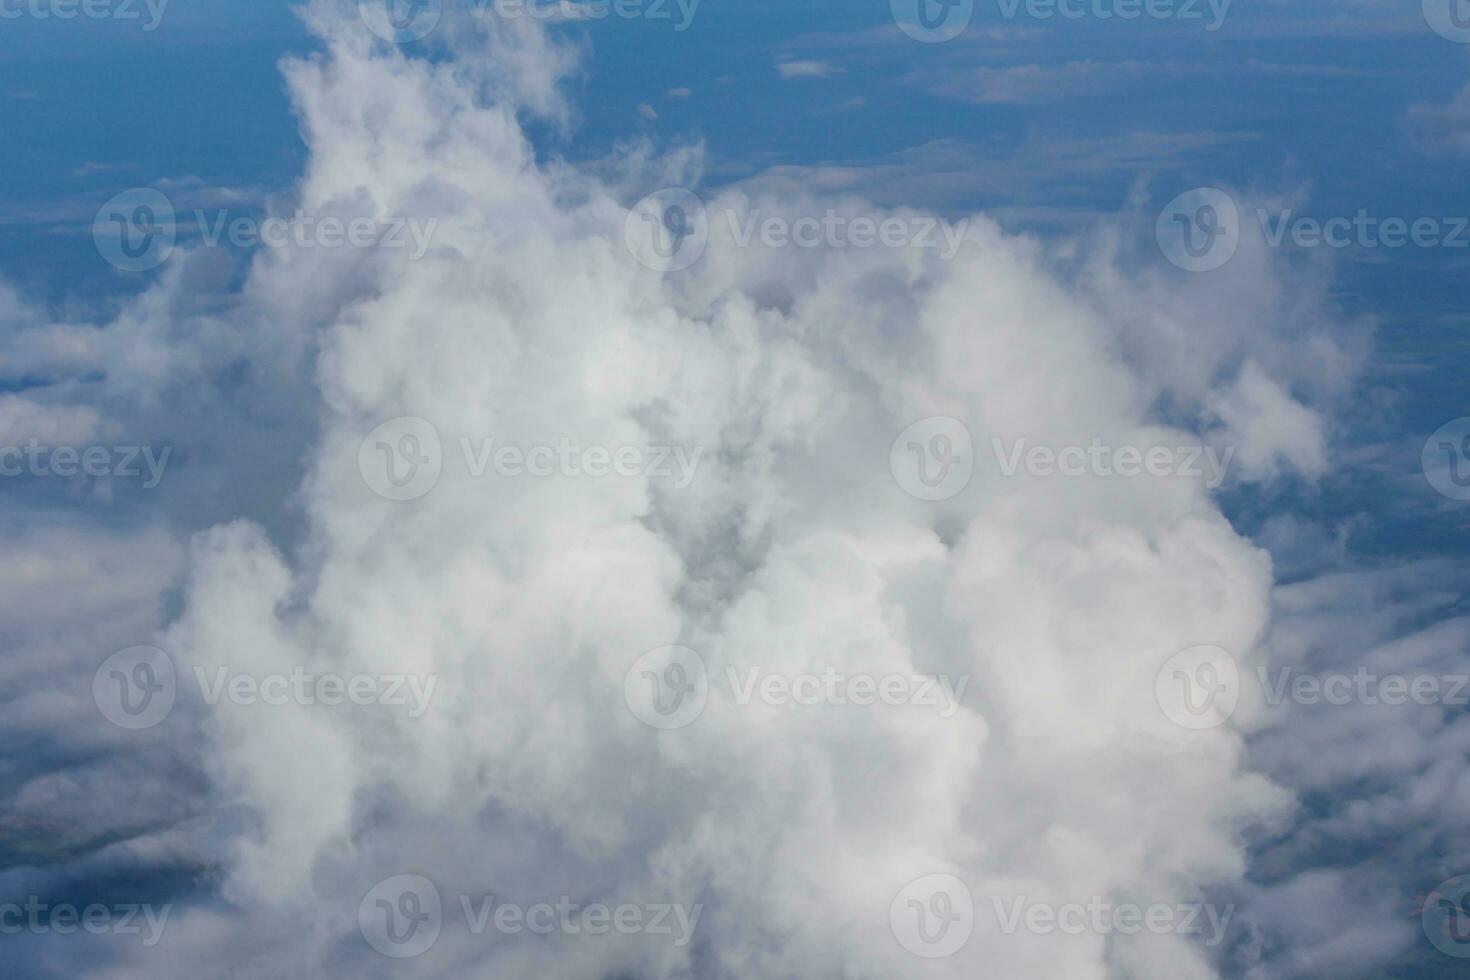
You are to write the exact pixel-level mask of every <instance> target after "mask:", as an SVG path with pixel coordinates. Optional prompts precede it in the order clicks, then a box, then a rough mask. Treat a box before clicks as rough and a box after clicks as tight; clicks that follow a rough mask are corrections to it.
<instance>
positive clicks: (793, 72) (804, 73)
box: [776, 61, 837, 78]
mask: <svg viewBox="0 0 1470 980" xmlns="http://www.w3.org/2000/svg"><path fill="white" fill-rule="evenodd" d="M776 70H777V71H778V72H780V73H781V77H782V78H826V77H828V76H829V75H832V74H833V73H834V72H836V71H837V69H835V68H833V67H832V66H831V65H829V64H828V63H827V62H825V61H781V62H777V63H776Z"/></svg>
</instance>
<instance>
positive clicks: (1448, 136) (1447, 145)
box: [1409, 85, 1470, 153]
mask: <svg viewBox="0 0 1470 980" xmlns="http://www.w3.org/2000/svg"><path fill="white" fill-rule="evenodd" d="M1409 121H1410V123H1412V124H1413V126H1414V128H1415V129H1416V130H1417V131H1418V133H1419V134H1420V136H1421V138H1422V139H1423V140H1424V141H1425V142H1426V143H1428V144H1429V145H1430V146H1433V147H1438V148H1442V149H1448V150H1450V151H1452V152H1456V153H1470V85H1467V86H1465V87H1464V88H1462V89H1460V91H1459V93H1458V94H1456V96H1455V97H1454V98H1453V99H1451V100H1450V101H1449V102H1447V103H1422V104H1420V105H1416V106H1412V107H1410V109H1409Z"/></svg>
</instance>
